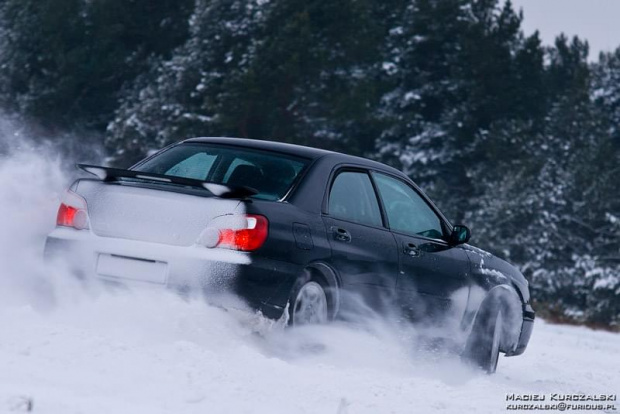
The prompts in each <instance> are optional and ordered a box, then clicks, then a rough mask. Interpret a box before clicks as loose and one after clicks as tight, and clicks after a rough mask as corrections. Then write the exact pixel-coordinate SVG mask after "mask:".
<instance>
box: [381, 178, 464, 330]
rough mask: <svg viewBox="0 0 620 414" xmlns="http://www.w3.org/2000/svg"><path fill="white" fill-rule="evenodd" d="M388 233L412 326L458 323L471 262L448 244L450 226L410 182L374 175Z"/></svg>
mask: <svg viewBox="0 0 620 414" xmlns="http://www.w3.org/2000/svg"><path fill="white" fill-rule="evenodd" d="M372 176H373V179H374V182H375V184H376V187H377V189H378V192H379V194H380V198H381V202H382V204H383V208H384V209H385V213H386V216H387V220H388V225H389V227H390V231H391V232H392V234H393V235H394V238H395V240H396V243H397V246H398V255H399V269H398V279H397V292H398V297H399V301H400V304H401V305H402V307H403V309H404V310H405V311H406V313H407V315H408V316H410V317H411V318H413V319H414V320H421V321H427V322H429V323H433V324H437V323H438V322H441V321H443V320H446V318H447V317H449V319H450V320H451V321H454V320H457V321H460V320H461V318H462V316H463V314H464V312H465V309H466V306H467V300H468V296H469V288H470V279H469V266H470V265H469V259H468V256H467V254H466V253H465V251H464V250H463V249H462V248H460V247H458V246H457V247H453V246H450V245H449V244H448V243H447V242H446V241H445V240H447V235H448V234H449V230H450V229H449V228H448V224H447V223H446V222H445V221H444V220H443V219H442V218H441V217H440V215H439V214H437V213H436V212H435V210H434V209H433V207H431V205H430V204H429V203H428V202H427V201H426V200H425V198H424V197H423V196H422V195H421V194H420V193H418V191H417V190H416V189H415V188H414V187H413V186H411V185H410V184H409V183H407V182H406V181H404V180H402V179H400V178H398V177H395V176H391V175H388V174H383V173H379V172H376V173H373V175H372Z"/></svg>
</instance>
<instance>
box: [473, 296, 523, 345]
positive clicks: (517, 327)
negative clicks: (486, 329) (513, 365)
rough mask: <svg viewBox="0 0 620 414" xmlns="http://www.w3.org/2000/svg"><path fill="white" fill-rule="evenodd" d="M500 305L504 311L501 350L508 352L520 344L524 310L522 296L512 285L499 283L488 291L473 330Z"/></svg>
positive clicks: (477, 314)
mask: <svg viewBox="0 0 620 414" xmlns="http://www.w3.org/2000/svg"><path fill="white" fill-rule="evenodd" d="M498 307H499V309H500V310H501V311H502V331H501V332H502V334H501V340H500V350H501V351H502V352H508V351H511V350H513V349H514V348H515V347H516V346H517V344H518V340H519V334H520V332H521V324H520V323H521V320H522V318H521V315H520V313H521V311H522V309H521V308H522V300H521V296H520V295H519V293H518V292H517V290H516V289H515V288H514V287H513V286H512V285H508V284H501V285H497V286H495V287H493V288H492V289H491V290H489V291H488V292H487V294H486V296H485V297H484V299H483V300H482V302H481V303H480V306H479V307H478V311H477V312H476V316H475V317H474V322H473V326H472V330H473V329H476V326H477V321H478V320H479V319H481V318H482V317H483V316H484V315H486V314H488V312H492V311H494V310H495V309H497V308H498Z"/></svg>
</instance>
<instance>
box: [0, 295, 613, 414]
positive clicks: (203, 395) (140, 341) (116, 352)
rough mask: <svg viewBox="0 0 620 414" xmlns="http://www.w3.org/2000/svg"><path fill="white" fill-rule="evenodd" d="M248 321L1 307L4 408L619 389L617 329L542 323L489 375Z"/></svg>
mask: <svg viewBox="0 0 620 414" xmlns="http://www.w3.org/2000/svg"><path fill="white" fill-rule="evenodd" d="M252 328H256V324H249V325H248V324H247V321H246V322H244V323H241V322H240V321H239V318H237V317H233V316H232V315H230V314H227V313H225V312H223V311H221V310H219V309H213V308H208V307H206V306H204V305H203V304H202V303H200V302H198V301H196V302H190V303H185V302H182V301H180V300H178V299H176V298H172V297H170V296H166V295H161V294H156V293H154V292H149V293H148V294H147V293H144V294H122V295H114V296H111V295H101V296H98V297H96V298H92V297H91V298H88V299H81V300H79V299H78V300H76V301H75V302H73V303H71V304H70V305H69V304H68V305H65V306H62V307H61V308H59V309H56V310H55V311H52V312H51V313H48V312H47V311H44V312H41V311H36V310H33V309H32V308H31V307H30V306H10V307H8V308H3V309H2V310H1V311H0V329H1V336H0V338H1V339H0V367H1V369H0V412H3V411H2V410H5V411H7V412H11V409H13V410H14V411H15V410H19V409H20V407H21V408H24V407H25V406H26V401H27V400H31V401H32V403H33V408H34V412H37V413H63V414H69V413H132V414H135V413H149V414H155V413H261V412H264V413H334V414H335V413H413V412H422V413H424V412H429V411H431V410H440V411H443V412H454V413H457V412H459V413H460V412H480V413H497V412H504V411H505V407H506V394H507V393H520V394H524V393H594V394H600V393H618V392H620V387H619V386H620V353H619V351H620V336H619V335H617V334H611V333H607V332H595V331H591V330H588V329H585V328H575V327H566V326H554V325H549V324H545V323H543V322H542V321H538V324H537V326H536V331H535V335H534V336H533V338H532V342H531V345H530V348H529V349H528V350H527V352H526V353H525V354H524V355H523V356H521V357H515V358H502V359H501V360H500V364H499V371H498V373H497V374H496V375H494V376H487V375H484V374H481V373H477V372H474V371H472V370H470V369H468V368H467V367H465V366H463V365H461V364H460V363H459V362H458V361H457V360H456V359H455V358H454V357H446V356H445V355H435V354H433V353H432V352H417V353H414V352H413V350H412V349H410V347H409V346H408V344H407V341H406V335H405V336H404V337H403V336H401V335H398V333H397V331H391V330H390V329H389V328H384V329H383V328H382V327H377V326H375V328H376V329H373V330H372V331H371V332H368V330H358V329H355V328H353V327H343V326H333V327H328V328H321V329H318V328H314V329H306V330H298V331H295V332H291V331H287V332H282V331H281V330H279V329H273V330H271V331H267V333H263V335H258V334H256V333H252V331H253V329H252ZM618 409H620V406H619V407H618Z"/></svg>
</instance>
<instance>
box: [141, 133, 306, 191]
mask: <svg viewBox="0 0 620 414" xmlns="http://www.w3.org/2000/svg"><path fill="white" fill-rule="evenodd" d="M307 164H308V160H306V159H304V158H299V157H294V156H289V155H284V154H279V153H274V152H269V151H260V150H254V149H247V148H240V147H234V146H226V145H213V144H207V143H205V144H202V143H191V144H181V145H178V146H176V147H172V148H170V149H169V150H167V151H164V152H162V153H161V154H159V155H156V156H155V157H154V158H151V159H150V160H148V161H146V162H145V163H143V164H140V165H139V166H138V167H136V168H135V170H137V171H143V172H150V173H156V174H164V175H173V176H176V177H184V178H193V179H196V180H203V181H209V182H213V183H218V184H229V185H238V186H247V187H251V188H254V189H255V190H257V191H258V194H256V195H255V196H254V198H259V199H263V200H279V199H281V198H282V197H284V196H285V195H286V193H287V192H288V190H289V189H290V188H291V186H292V185H293V182H294V181H295V179H296V178H297V176H298V175H299V174H300V173H301V171H302V170H303V169H304V168H305V167H306V165H307Z"/></svg>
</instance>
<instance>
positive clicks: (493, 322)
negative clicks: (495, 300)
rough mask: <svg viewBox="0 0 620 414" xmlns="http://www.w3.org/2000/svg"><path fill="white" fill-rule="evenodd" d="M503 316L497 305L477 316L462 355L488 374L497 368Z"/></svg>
mask: <svg viewBox="0 0 620 414" xmlns="http://www.w3.org/2000/svg"><path fill="white" fill-rule="evenodd" d="M502 324H503V317H502V311H501V309H500V307H499V306H493V307H491V309H490V310H487V311H485V312H483V314H482V315H480V318H477V320H476V323H475V324H474V328H473V330H472V333H471V335H470V338H469V340H468V342H467V345H466V347H465V353H464V356H465V358H467V359H468V360H469V361H470V362H471V363H473V364H474V365H476V366H478V367H479V368H481V369H482V370H484V371H485V372H487V373H488V374H493V373H494V372H495V371H496V370H497V361H498V359H499V348H500V343H501V335H502Z"/></svg>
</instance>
